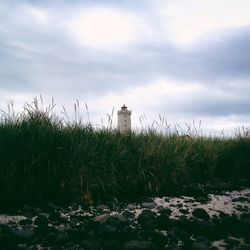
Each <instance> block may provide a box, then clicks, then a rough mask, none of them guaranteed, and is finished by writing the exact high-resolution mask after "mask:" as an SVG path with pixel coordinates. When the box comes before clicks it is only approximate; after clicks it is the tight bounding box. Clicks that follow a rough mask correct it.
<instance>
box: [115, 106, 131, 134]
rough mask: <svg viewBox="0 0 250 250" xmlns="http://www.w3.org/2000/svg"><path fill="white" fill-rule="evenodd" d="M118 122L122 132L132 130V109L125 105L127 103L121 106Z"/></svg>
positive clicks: (118, 127)
mask: <svg viewBox="0 0 250 250" xmlns="http://www.w3.org/2000/svg"><path fill="white" fill-rule="evenodd" d="M117 115H118V123H117V129H118V130H119V131H120V132H127V131H130V130H131V111H129V110H128V108H127V107H126V106H125V104H124V105H123V106H122V107H121V110H118V112H117Z"/></svg>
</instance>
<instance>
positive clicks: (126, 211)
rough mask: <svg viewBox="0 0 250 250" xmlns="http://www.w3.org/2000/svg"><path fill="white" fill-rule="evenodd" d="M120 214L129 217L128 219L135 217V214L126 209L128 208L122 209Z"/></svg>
mask: <svg viewBox="0 0 250 250" xmlns="http://www.w3.org/2000/svg"><path fill="white" fill-rule="evenodd" d="M122 215H123V216H124V217H125V218H129V219H133V218H134V217H135V214H134V213H132V212H130V211H128V210H124V211H123V212H122Z"/></svg>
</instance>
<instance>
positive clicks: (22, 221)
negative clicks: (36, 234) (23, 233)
mask: <svg viewBox="0 0 250 250" xmlns="http://www.w3.org/2000/svg"><path fill="white" fill-rule="evenodd" d="M32 223H33V221H32V220H31V219H23V220H20V221H19V224H20V225H31V224H32Z"/></svg>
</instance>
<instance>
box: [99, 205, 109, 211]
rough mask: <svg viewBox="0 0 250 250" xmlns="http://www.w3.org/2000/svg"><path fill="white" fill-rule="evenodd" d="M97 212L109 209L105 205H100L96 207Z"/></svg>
mask: <svg viewBox="0 0 250 250" xmlns="http://www.w3.org/2000/svg"><path fill="white" fill-rule="evenodd" d="M96 208H97V209H98V210H107V209H109V207H108V206H107V205H105V204H101V205H99V206H97V207H96Z"/></svg>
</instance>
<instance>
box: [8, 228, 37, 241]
mask: <svg viewBox="0 0 250 250" xmlns="http://www.w3.org/2000/svg"><path fill="white" fill-rule="evenodd" d="M11 232H12V234H13V236H15V237H16V238H17V239H19V240H30V239H31V238H33V237H34V235H35V233H34V230H33V229H26V228H25V229H15V228H13V229H12V230H11Z"/></svg>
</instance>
